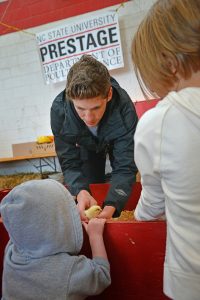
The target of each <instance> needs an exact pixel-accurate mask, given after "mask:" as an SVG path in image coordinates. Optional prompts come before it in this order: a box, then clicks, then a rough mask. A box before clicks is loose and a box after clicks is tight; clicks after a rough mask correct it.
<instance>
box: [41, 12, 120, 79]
mask: <svg viewBox="0 0 200 300" xmlns="http://www.w3.org/2000/svg"><path fill="white" fill-rule="evenodd" d="M36 39H37V43H38V45H39V50H40V56H41V63H42V66H43V72H44V77H45V81H46V83H51V82H57V81H62V80H66V77H67V73H68V71H69V69H70V68H71V67H72V65H73V64H74V63H75V62H77V61H78V60H79V59H80V57H81V56H82V55H83V54H90V55H92V56H94V57H95V58H96V59H97V60H99V61H101V62H102V63H103V64H105V65H106V67H107V68H108V70H111V69H116V68H121V67H123V66H124V61H123V55H122V49H121V41H120V34H119V24H118V15H117V13H116V12H108V13H104V14H102V15H99V16H97V17H91V18H89V19H87V20H82V21H79V22H76V23H73V24H68V25H66V26H61V27H57V28H55V29H51V30H48V31H45V32H41V33H38V34H37V36H36Z"/></svg>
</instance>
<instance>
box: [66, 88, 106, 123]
mask: <svg viewBox="0 0 200 300" xmlns="http://www.w3.org/2000/svg"><path fill="white" fill-rule="evenodd" d="M111 98H112V88H111V89H110V91H109V93H108V96H107V98H105V99H102V98H101V97H100V96H98V97H94V98H90V99H73V100H72V101H73V104H74V107H75V110H76V112H77V114H78V115H79V117H80V118H81V120H83V122H84V123H85V125H86V126H88V127H94V126H97V125H98V124H99V122H100V120H101V119H102V117H103V114H104V112H105V110H106V105H107V102H108V101H110V100H111Z"/></svg>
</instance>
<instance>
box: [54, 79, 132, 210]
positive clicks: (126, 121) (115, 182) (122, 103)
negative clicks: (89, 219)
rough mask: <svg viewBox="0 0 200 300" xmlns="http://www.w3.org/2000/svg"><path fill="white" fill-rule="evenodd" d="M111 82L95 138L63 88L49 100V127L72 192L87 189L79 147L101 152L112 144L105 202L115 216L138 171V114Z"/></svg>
mask: <svg viewBox="0 0 200 300" xmlns="http://www.w3.org/2000/svg"><path fill="white" fill-rule="evenodd" d="M111 85H112V88H113V96H112V99H111V101H109V102H108V103H107V107H106V111H105V113H104V115H103V118H102V119H101V121H100V123H99V125H98V131H97V138H96V137H94V136H93V135H92V133H91V132H90V131H89V129H88V128H87V126H86V125H85V123H84V122H83V121H82V120H81V119H80V118H79V116H78V114H77V113H76V111H75V109H74V106H73V102H72V101H70V100H68V99H66V98H65V91H62V92H61V93H60V94H59V95H58V96H57V97H56V98H55V100H54V102H53V104H52V107H51V128H52V132H53V134H54V137H55V146H56V152H57V155H58V159H59V162H60V165H61V168H62V171H63V175H64V179H65V183H66V184H67V186H68V188H69V190H70V192H71V194H72V195H74V196H75V195H77V194H78V193H79V192H80V191H81V190H82V189H85V190H88V191H89V183H88V182H87V179H86V178H85V177H84V176H83V174H82V171H81V154H80V151H81V148H86V149H88V150H91V151H95V152H100V151H103V150H104V149H106V147H108V146H109V147H112V151H113V161H112V181H111V186H110V189H109V192H108V194H107V196H106V199H105V202H104V206H105V205H111V206H114V207H115V208H116V213H115V215H114V216H118V215H119V214H120V212H121V211H122V210H123V208H124V205H125V204H126V202H127V200H128V197H129V195H130V192H131V188H132V184H133V183H134V182H135V177H136V173H137V168H136V165H135V162H134V138H133V137H134V133H135V129H136V125H137V121H138V118H137V114H136V111H135V108H134V105H133V102H132V101H131V99H130V97H129V96H128V94H127V93H126V91H125V90H124V89H122V88H121V87H120V86H119V84H118V83H117V81H116V80H115V79H113V78H111ZM77 145H80V146H81V147H77Z"/></svg>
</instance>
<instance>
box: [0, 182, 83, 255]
mask: <svg viewBox="0 0 200 300" xmlns="http://www.w3.org/2000/svg"><path fill="white" fill-rule="evenodd" d="M1 216H2V219H3V223H4V225H5V227H6V229H7V231H8V233H9V236H10V239H11V241H12V242H13V244H14V245H15V247H16V248H17V251H18V252H19V253H20V254H21V255H27V257H32V258H39V257H44V256H47V255H53V254H56V253H61V252H67V253H69V254H78V252H79V251H80V250H81V247H82V243H83V231H82V225H81V220H80V216H79V213H78V210H77V207H76V204H75V202H74V199H73V197H72V196H71V194H70V193H69V191H68V190H67V189H66V188H65V187H64V186H63V185H62V184H60V183H59V182H57V181H55V180H51V179H44V180H31V181H27V182H25V183H22V184H20V185H19V186H17V187H15V188H14V189H13V190H11V191H10V192H9V194H8V195H7V196H6V197H5V198H4V199H3V201H2V203H1Z"/></svg>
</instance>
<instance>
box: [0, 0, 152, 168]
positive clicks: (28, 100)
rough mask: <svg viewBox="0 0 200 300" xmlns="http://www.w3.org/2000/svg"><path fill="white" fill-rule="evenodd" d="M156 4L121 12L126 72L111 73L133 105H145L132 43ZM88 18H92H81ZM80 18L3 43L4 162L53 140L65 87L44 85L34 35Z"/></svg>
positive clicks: (0, 120)
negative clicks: (18, 146) (53, 117)
mask: <svg viewBox="0 0 200 300" xmlns="http://www.w3.org/2000/svg"><path fill="white" fill-rule="evenodd" d="M154 2H155V0H134V1H129V2H127V3H125V4H124V7H121V8H120V9H119V10H118V14H119V23H120V34H121V41H122V48H123V54H124V62H125V67H124V68H123V69H118V70H114V71H111V75H112V76H114V77H115V78H116V79H117V80H118V81H119V83H120V85H121V86H122V87H124V88H125V89H126V90H127V91H128V93H129V95H130V96H131V98H132V99H133V101H135V100H142V99H143V96H142V94H141V91H140V89H139V86H138V84H137V81H136V78H135V77H134V73H133V69H132V63H131V55H130V45H131V40H132V37H133V35H134V32H135V30H136V28H137V26H138V24H139V22H140V20H141V19H142V18H143V16H144V15H145V14H146V12H147V10H148V9H149V7H150V6H151V5H152V3H154ZM118 7H119V6H118V5H116V6H112V7H110V8H109V9H112V10H113V9H117V8H118ZM107 10H108V8H106V9H102V10H100V11H99V12H103V11H107ZM97 13H98V12H95V15H96V14H97ZM93 14H94V13H93ZM90 15H92V13H88V14H85V15H82V16H81V18H84V17H88V16H90ZM78 18H80V16H77V17H74V18H69V19H64V20H60V21H57V22H53V23H49V24H45V25H42V26H38V27H34V28H31V29H27V30H26V31H27V32H29V33H33V35H32V34H28V33H24V32H16V33H11V34H7V35H3V36H1V37H0V157H9V156H12V144H15V143H23V142H30V141H34V140H36V138H37V136H39V135H51V134H52V133H51V128H50V107H51V104H52V101H53V99H54V97H55V96H56V95H57V94H58V93H60V91H61V90H62V89H64V87H65V82H60V83H56V84H52V85H46V84H45V82H44V80H43V75H42V70H41V64H40V58H39V52H38V49H37V44H36V40H35V36H34V34H35V33H38V32H41V31H43V30H47V29H51V28H54V27H56V26H59V25H61V24H63V23H65V24H66V23H68V22H70V23H71V22H72V21H73V20H77V19H78ZM3 168H5V164H1V165H0V174H2V170H3Z"/></svg>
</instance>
